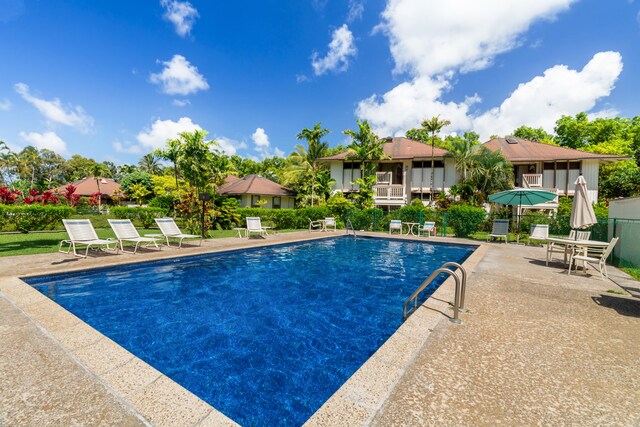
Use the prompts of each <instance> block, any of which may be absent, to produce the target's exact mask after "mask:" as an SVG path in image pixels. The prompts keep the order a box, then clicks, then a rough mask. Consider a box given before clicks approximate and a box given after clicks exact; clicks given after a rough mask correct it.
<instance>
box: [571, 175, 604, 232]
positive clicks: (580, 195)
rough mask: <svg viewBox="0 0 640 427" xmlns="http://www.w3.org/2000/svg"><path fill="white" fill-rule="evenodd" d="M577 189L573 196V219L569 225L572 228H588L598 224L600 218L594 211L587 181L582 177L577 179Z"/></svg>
mask: <svg viewBox="0 0 640 427" xmlns="http://www.w3.org/2000/svg"><path fill="white" fill-rule="evenodd" d="M575 184H576V189H575V192H574V194H573V205H572V206H571V218H569V225H570V226H571V228H586V227H589V226H591V225H593V224H597V223H598V218H596V214H595V212H594V211H593V205H592V204H591V201H590V200H589V193H587V181H586V180H585V179H584V177H583V176H582V175H580V176H579V177H578V179H576V182H575Z"/></svg>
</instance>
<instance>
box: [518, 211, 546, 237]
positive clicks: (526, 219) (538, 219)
mask: <svg viewBox="0 0 640 427" xmlns="http://www.w3.org/2000/svg"><path fill="white" fill-rule="evenodd" d="M531 224H551V218H549V215H546V214H545V213H543V212H531V213H528V214H525V215H522V216H521V217H520V232H521V233H529V231H531Z"/></svg>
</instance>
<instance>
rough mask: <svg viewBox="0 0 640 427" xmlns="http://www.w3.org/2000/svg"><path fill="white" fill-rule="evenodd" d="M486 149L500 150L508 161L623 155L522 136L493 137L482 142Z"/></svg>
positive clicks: (599, 158) (609, 158) (615, 156)
mask: <svg viewBox="0 0 640 427" xmlns="http://www.w3.org/2000/svg"><path fill="white" fill-rule="evenodd" d="M484 146H485V147H487V148H488V149H490V150H492V151H495V150H500V151H502V154H503V155H504V156H505V157H506V158H507V159H508V160H509V161H510V162H526V161H532V162H551V161H554V160H565V161H567V160H583V159H598V160H604V161H607V160H610V161H614V160H620V159H626V157H625V156H617V155H611V154H596V153H587V152H586V151H579V150H574V149H572V148H565V147H559V146H557V145H549V144H543V143H541V142H534V141H529V140H526V139H522V138H513V137H509V138H494V139H492V140H490V141H487V142H485V143H484Z"/></svg>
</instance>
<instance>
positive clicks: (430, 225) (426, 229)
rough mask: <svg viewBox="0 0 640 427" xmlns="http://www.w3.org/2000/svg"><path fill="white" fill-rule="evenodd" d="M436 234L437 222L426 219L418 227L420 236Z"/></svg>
mask: <svg viewBox="0 0 640 427" xmlns="http://www.w3.org/2000/svg"><path fill="white" fill-rule="evenodd" d="M421 235H425V236H431V235H433V236H435V235H436V223H435V222H434V221H425V223H424V224H422V226H421V227H418V236H421Z"/></svg>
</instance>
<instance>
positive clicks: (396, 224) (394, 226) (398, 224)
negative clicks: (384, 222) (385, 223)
mask: <svg viewBox="0 0 640 427" xmlns="http://www.w3.org/2000/svg"><path fill="white" fill-rule="evenodd" d="M394 230H397V231H398V234H402V221H400V220H399V219H392V220H391V222H389V234H393V231H394Z"/></svg>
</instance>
